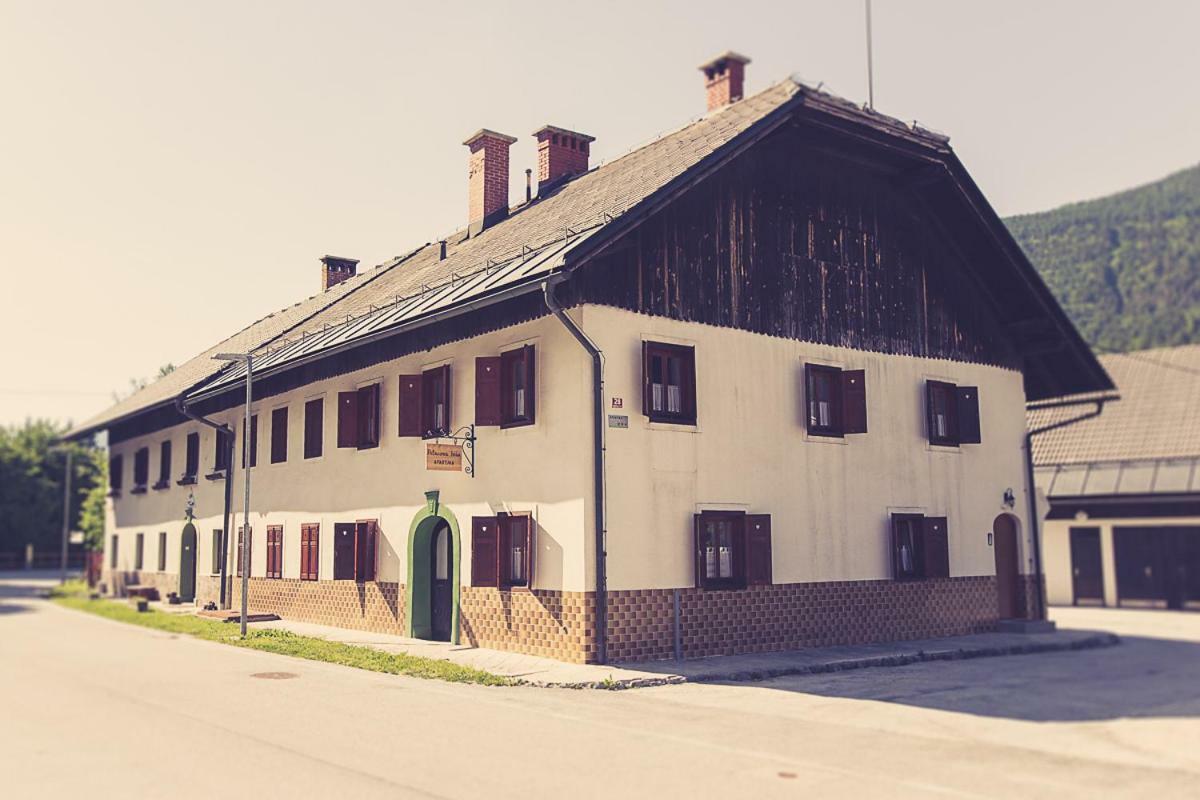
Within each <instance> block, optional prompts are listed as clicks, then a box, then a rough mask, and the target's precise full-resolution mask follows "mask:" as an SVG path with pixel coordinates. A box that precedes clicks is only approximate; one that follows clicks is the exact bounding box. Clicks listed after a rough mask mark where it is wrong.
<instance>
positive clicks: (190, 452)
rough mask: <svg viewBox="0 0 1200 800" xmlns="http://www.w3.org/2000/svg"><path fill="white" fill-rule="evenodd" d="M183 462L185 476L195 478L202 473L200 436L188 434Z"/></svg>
mask: <svg viewBox="0 0 1200 800" xmlns="http://www.w3.org/2000/svg"><path fill="white" fill-rule="evenodd" d="M218 438H220V437H218ZM183 460H184V465H183V474H184V475H185V476H186V477H189V478H193V477H195V476H196V473H198V472H199V471H200V434H198V433H189V434H188V436H187V447H186V448H185V454H184V459H183Z"/></svg>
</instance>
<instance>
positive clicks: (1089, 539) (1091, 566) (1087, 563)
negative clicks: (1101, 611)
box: [1071, 528, 1104, 605]
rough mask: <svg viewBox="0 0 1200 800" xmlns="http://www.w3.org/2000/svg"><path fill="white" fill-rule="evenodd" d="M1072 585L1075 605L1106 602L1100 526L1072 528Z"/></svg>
mask: <svg viewBox="0 0 1200 800" xmlns="http://www.w3.org/2000/svg"><path fill="white" fill-rule="evenodd" d="M1071 587H1072V590H1073V595H1074V600H1073V602H1074V603H1075V605H1079V604H1080V603H1081V602H1082V603H1083V604H1085V605H1090V604H1095V603H1096V602H1097V601H1098V602H1099V603H1100V604H1101V605H1103V604H1104V572H1103V568H1102V567H1101V560H1100V529H1099V528H1071Z"/></svg>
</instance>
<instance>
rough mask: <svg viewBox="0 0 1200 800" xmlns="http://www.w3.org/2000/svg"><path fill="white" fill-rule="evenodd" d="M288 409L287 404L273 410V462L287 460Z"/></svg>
mask: <svg viewBox="0 0 1200 800" xmlns="http://www.w3.org/2000/svg"><path fill="white" fill-rule="evenodd" d="M287 446H288V410H287V406H284V407H283V408H277V409H275V410H274V411H272V412H271V463H272V464H280V463H282V462H284V461H287Z"/></svg>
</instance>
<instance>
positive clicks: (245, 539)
mask: <svg viewBox="0 0 1200 800" xmlns="http://www.w3.org/2000/svg"><path fill="white" fill-rule="evenodd" d="M213 358H215V359H217V360H218V361H238V362H241V363H243V364H245V365H246V421H245V423H244V425H245V427H244V428H242V453H243V454H244V455H243V458H244V459H245V462H246V463H245V464H243V465H242V472H244V473H245V475H246V478H245V481H246V490H245V492H246V504H245V508H244V510H243V511H242V548H241V549H242V552H241V553H240V554H239V558H240V559H241V560H240V565H241V568H242V638H243V639H244V638H246V595H247V593H248V592H249V590H250V535H251V533H250V458H249V455H248V454H247V452H248V449H249V448H247V447H246V437H247V436H249V435H250V403H251V401H252V400H253V395H252V393H251V387H252V385H253V382H254V356H253V354H251V353H217V354H216V355H215V356H213ZM231 460H232V459H231Z"/></svg>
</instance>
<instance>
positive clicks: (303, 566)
mask: <svg viewBox="0 0 1200 800" xmlns="http://www.w3.org/2000/svg"><path fill="white" fill-rule="evenodd" d="M300 580H302V581H306V580H308V526H307V525H301V526H300Z"/></svg>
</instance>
